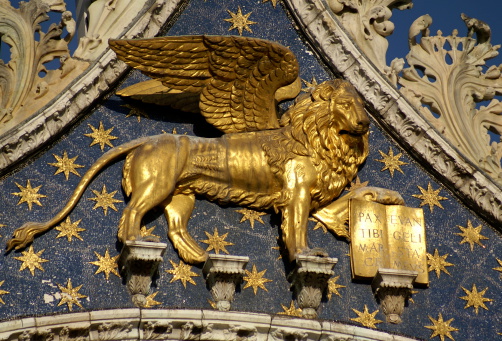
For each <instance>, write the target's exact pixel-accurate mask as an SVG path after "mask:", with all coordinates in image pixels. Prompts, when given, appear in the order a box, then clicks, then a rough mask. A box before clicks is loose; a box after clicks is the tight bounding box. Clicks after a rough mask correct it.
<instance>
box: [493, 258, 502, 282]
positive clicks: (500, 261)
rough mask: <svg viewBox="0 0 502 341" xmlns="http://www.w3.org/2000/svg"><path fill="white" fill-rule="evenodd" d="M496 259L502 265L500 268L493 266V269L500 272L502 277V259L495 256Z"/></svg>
mask: <svg viewBox="0 0 502 341" xmlns="http://www.w3.org/2000/svg"><path fill="white" fill-rule="evenodd" d="M495 259H496V260H497V262H498V263H499V265H500V266H499V267H498V268H493V270H495V271H498V272H500V278H502V260H500V259H498V258H495Z"/></svg>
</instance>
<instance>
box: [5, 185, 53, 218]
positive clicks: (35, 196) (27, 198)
mask: <svg viewBox="0 0 502 341" xmlns="http://www.w3.org/2000/svg"><path fill="white" fill-rule="evenodd" d="M15 184H16V186H17V187H18V188H19V189H20V190H21V192H17V193H11V194H12V195H16V196H18V197H21V199H19V202H18V203H17V204H18V205H21V204H22V203H23V202H25V203H27V204H28V209H29V210H30V211H31V208H32V207H33V204H37V205H38V206H42V203H41V202H40V200H39V199H40V198H47V195H43V194H40V193H38V191H39V190H40V188H41V187H42V185H40V186H38V187H35V188H33V187H31V182H30V180H28V181H27V182H26V187H23V186H21V185H20V184H18V183H17V182H15Z"/></svg>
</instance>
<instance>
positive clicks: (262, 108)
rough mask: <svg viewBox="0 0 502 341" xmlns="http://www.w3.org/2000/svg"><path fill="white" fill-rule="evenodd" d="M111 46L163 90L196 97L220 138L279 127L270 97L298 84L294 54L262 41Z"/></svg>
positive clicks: (208, 39) (199, 39)
mask: <svg viewBox="0 0 502 341" xmlns="http://www.w3.org/2000/svg"><path fill="white" fill-rule="evenodd" d="M110 46H111V47H112V48H113V50H114V51H115V52H116V53H117V56H118V57H119V58H120V59H122V60H124V61H125V62H126V63H127V64H128V65H130V66H132V67H134V68H137V69H139V70H140V71H141V72H143V73H144V74H146V75H148V76H150V77H152V78H154V79H157V80H159V81H160V82H161V83H162V85H163V86H165V87H166V88H168V89H174V90H177V91H182V92H189V93H194V94H199V96H200V97H199V108H200V112H201V113H202V115H203V116H204V117H205V118H206V120H207V121H208V122H209V123H210V124H212V125H214V126H215V127H216V128H218V129H220V130H221V131H223V132H225V133H230V132H241V131H254V130H263V129H273V128H278V127H279V122H278V118H277V103H276V101H275V98H274V94H275V93H276V91H277V90H278V89H279V88H283V87H286V86H289V85H291V84H293V83H294V82H295V81H297V79H298V62H297V60H296V58H295V56H294V54H293V53H292V52H291V51H290V50H289V49H287V48H286V47H284V46H282V45H279V44H276V43H272V42H270V41H265V40H261V39H254V38H245V37H233V36H182V37H160V38H154V39H138V40H111V41H110ZM296 94H297V93H293V94H292V95H291V96H292V97H294V96H296Z"/></svg>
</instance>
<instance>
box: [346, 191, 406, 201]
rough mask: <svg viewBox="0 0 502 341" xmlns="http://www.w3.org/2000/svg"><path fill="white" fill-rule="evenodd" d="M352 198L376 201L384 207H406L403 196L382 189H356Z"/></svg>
mask: <svg viewBox="0 0 502 341" xmlns="http://www.w3.org/2000/svg"><path fill="white" fill-rule="evenodd" d="M352 198H353V199H360V200H366V201H374V202H377V203H380V204H384V205H404V199H403V197H402V196H401V194H399V193H398V192H396V191H392V190H390V189H386V188H380V187H363V188H359V189H356V190H355V193H354V196H353V197H352Z"/></svg>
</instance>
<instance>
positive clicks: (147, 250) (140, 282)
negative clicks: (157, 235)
mask: <svg viewBox="0 0 502 341" xmlns="http://www.w3.org/2000/svg"><path fill="white" fill-rule="evenodd" d="M166 248H167V244H165V243H158V242H147V241H130V240H128V241H126V244H125V245H124V247H123V248H122V252H121V253H120V257H119V268H120V269H121V271H122V274H123V276H124V277H125V278H126V283H127V289H128V290H129V293H130V294H131V296H132V301H133V303H134V304H135V305H136V306H137V307H140V308H141V307H144V306H145V305H146V296H148V294H149V293H150V285H151V284H152V278H153V276H154V274H155V273H156V272H157V269H158V267H159V264H160V263H161V262H162V256H163V255H164V251H165V250H166Z"/></svg>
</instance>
